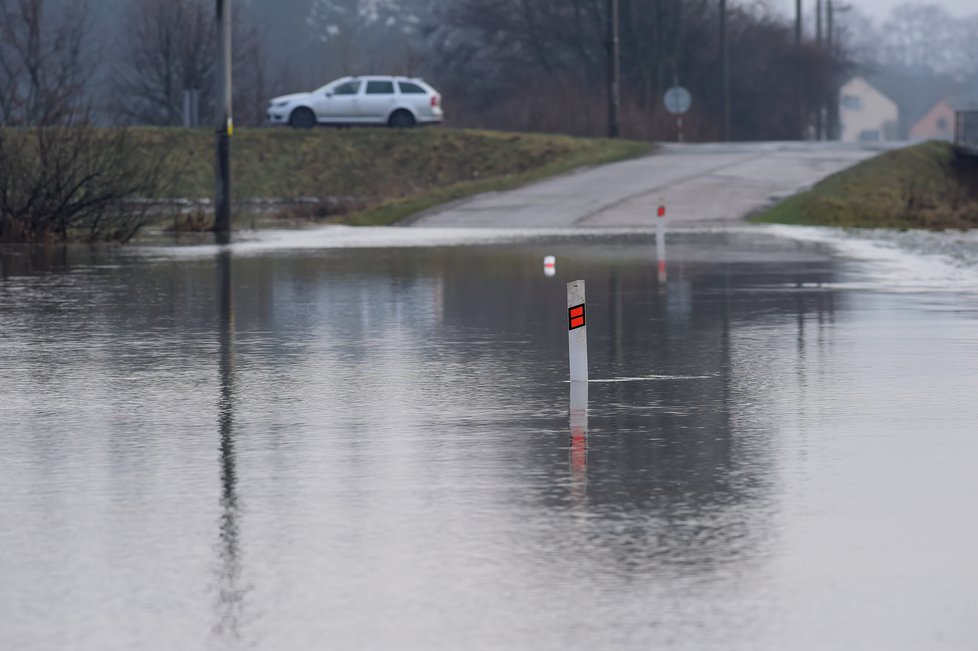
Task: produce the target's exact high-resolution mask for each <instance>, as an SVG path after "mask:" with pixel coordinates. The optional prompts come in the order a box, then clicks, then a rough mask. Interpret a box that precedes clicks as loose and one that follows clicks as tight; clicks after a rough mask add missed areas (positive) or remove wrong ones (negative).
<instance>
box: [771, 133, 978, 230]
mask: <svg viewBox="0 0 978 651" xmlns="http://www.w3.org/2000/svg"><path fill="white" fill-rule="evenodd" d="M753 221H756V222H767V223H779V224H802V225H809V226H842V227H859V228H931V229H943V228H974V227H976V226H978V159H975V158H969V157H965V156H960V155H957V154H956V153H955V151H954V148H953V147H951V145H949V144H947V143H943V142H928V143H924V144H921V145H915V146H913V147H906V148H903V149H897V150H893V151H889V152H886V153H884V154H882V155H880V156H877V157H876V158H872V159H870V160H867V161H864V162H862V163H860V164H858V165H856V166H854V167H852V168H850V169H848V170H845V171H842V172H839V173H838V174H834V175H833V176H830V177H829V178H827V179H825V180H824V181H822V182H821V183H819V184H818V185H816V186H815V187H814V188H812V189H811V190H809V191H808V192H804V193H802V194H799V195H796V196H794V197H791V198H790V199H787V200H785V201H784V202H782V203H780V204H778V205H777V206H775V207H774V208H772V209H770V210H768V211H767V212H764V213H762V214H760V215H758V216H756V217H754V218H753Z"/></svg>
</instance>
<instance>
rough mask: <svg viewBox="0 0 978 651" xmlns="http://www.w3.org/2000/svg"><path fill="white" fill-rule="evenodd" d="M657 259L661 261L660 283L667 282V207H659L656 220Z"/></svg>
mask: <svg viewBox="0 0 978 651" xmlns="http://www.w3.org/2000/svg"><path fill="white" fill-rule="evenodd" d="M655 257H656V260H658V261H659V282H665V280H666V207H665V206H659V218H658V219H656V220H655Z"/></svg>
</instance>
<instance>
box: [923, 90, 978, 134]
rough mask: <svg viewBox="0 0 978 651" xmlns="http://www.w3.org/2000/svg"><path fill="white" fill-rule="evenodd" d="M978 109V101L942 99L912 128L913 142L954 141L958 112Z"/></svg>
mask: <svg viewBox="0 0 978 651" xmlns="http://www.w3.org/2000/svg"><path fill="white" fill-rule="evenodd" d="M975 109H978V100H972V101H968V100H963V99H957V100H951V99H942V100H941V101H939V102H938V103H937V104H935V105H934V106H933V107H931V109H930V110H929V111H927V113H926V114H924V117H922V118H920V119H919V120H917V121H916V122H915V123H914V124H913V126H911V127H910V134H909V135H910V139H911V140H947V141H952V140H954V114H955V112H956V111H964V110H975Z"/></svg>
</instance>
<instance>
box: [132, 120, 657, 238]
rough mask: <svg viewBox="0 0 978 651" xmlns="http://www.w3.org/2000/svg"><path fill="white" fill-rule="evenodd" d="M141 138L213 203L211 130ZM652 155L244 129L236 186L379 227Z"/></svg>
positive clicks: (496, 140)
mask: <svg viewBox="0 0 978 651" xmlns="http://www.w3.org/2000/svg"><path fill="white" fill-rule="evenodd" d="M134 135H135V137H137V138H138V139H139V140H140V142H141V143H142V144H143V147H142V148H141V151H142V152H143V153H144V155H146V156H151V157H156V156H161V157H163V159H164V160H165V164H166V168H167V170H168V173H169V174H168V175H169V176H170V177H171V178H172V179H173V181H172V183H171V185H170V187H169V190H168V192H167V194H169V195H170V196H172V197H179V198H205V197H210V196H212V194H213V191H214V190H213V188H214V181H213V146H214V145H213V140H214V137H213V133H212V132H211V131H208V130H187V129H136V130H134ZM650 150H651V146H650V145H649V144H647V143H640V142H632V141H623V140H607V139H590V138H572V137H568V136H559V135H544V134H527V133H499V132H490V131H474V130H459V129H446V128H425V129H410V130H394V129H314V130H310V131H293V130H291V129H252V130H240V131H236V132H235V135H234V137H233V139H232V160H231V166H232V188H233V192H234V196H235V198H236V199H241V198H280V199H292V198H298V197H315V198H319V199H322V200H324V203H325V200H327V199H333V200H334V201H336V200H340V201H341V203H343V205H344V206H345V207H346V210H347V211H348V212H345V214H340V215H329V216H328V219H329V220H330V221H333V222H337V221H338V222H343V223H351V224H359V225H380V224H390V223H393V222H395V221H398V220H400V219H402V218H404V217H407V216H409V215H411V214H412V213H415V212H418V211H421V210H425V209H427V208H430V207H432V206H435V205H437V204H439V203H443V202H447V201H452V200H455V199H459V198H462V197H466V196H469V195H472V194H476V193H479V192H486V191H491V190H503V189H509V188H513V187H517V186H520V185H523V184H526V183H529V182H531V181H535V180H538V179H542V178H545V177H547V176H552V175H555V174H560V173H563V172H566V171H569V170H572V169H574V168H578V167H582V166H589V165H599V164H603V163H609V162H612V161H617V160H623V159H626V158H631V157H635V156H640V155H643V154H645V153H648V152H649V151H650ZM308 210H309V211H310V215H311V214H312V213H315V214H317V215H319V216H325V214H326V213H325V211H323V210H321V209H320V210H318V211H317V210H316V209H314V208H310V209H308ZM310 215H305V216H306V217H308V216H310Z"/></svg>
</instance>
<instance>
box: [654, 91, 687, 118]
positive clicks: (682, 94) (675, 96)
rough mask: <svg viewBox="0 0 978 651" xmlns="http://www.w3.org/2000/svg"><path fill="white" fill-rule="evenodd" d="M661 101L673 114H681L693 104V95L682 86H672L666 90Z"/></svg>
mask: <svg viewBox="0 0 978 651" xmlns="http://www.w3.org/2000/svg"><path fill="white" fill-rule="evenodd" d="M662 101H663V102H664V103H665V105H666V110H667V111H669V112H670V113H672V114H673V115H677V114H683V113H685V112H686V111H688V110H689V107H690V106H691V105H692V104H693V96H692V95H690V94H689V91H688V90H686V89H685V88H683V87H682V86H673V87H672V88H670V89H669V90H667V91H666V94H665V96H663V98H662Z"/></svg>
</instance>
